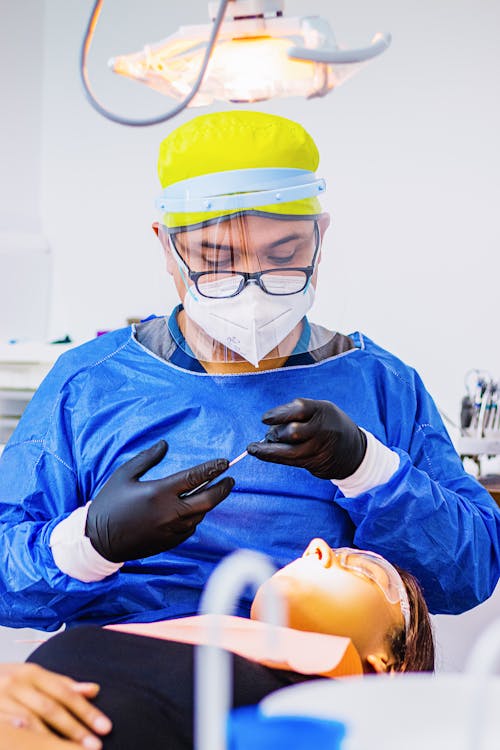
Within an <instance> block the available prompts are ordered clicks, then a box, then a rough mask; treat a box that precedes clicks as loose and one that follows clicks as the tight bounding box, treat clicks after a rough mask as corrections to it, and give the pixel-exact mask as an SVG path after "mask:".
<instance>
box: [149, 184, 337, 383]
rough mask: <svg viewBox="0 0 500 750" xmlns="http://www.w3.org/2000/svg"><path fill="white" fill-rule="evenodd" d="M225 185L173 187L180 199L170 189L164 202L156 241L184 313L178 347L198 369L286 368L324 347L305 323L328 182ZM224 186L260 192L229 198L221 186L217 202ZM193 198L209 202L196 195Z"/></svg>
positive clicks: (318, 248)
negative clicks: (321, 195)
mask: <svg viewBox="0 0 500 750" xmlns="http://www.w3.org/2000/svg"><path fill="white" fill-rule="evenodd" d="M249 173H250V174H249ZM256 173H257V174H256ZM263 173H264V174H263ZM283 173H285V174H283ZM289 173H293V174H292V176H290V174H289ZM297 173H298V175H297ZM220 175H223V177H222V178H220ZM220 175H219V176H217V175H204V176H202V177H199V178H194V179H193V180H187V181H185V182H187V183H189V185H188V188H189V189H186V186H184V187H182V186H181V187H180V188H179V183H177V186H176V185H174V186H172V188H175V189H176V191H177V193H176V194H174V195H172V194H171V193H169V190H170V189H169V188H167V190H166V191H164V197H163V199H161V200H160V202H159V207H160V208H161V209H162V210H163V211H165V210H167V211H168V209H169V208H170V209H171V212H169V213H167V214H164V216H163V220H164V223H163V224H161V225H160V228H159V236H160V239H161V241H162V244H163V247H164V248H165V251H166V253H167V255H169V259H170V265H169V268H170V270H171V272H172V274H173V276H174V280H175V283H176V287H177V291H178V293H179V295H180V297H181V301H182V304H183V310H182V311H181V313H180V314H179V316H178V325H179V329H180V333H181V334H182V335H181V337H180V339H179V341H178V342H177V343H178V344H179V345H181V346H182V347H184V348H185V350H186V352H187V353H188V354H190V355H191V356H194V357H195V358H197V359H198V360H200V361H201V362H222V363H241V367H243V369H244V366H245V363H247V364H248V363H250V365H251V366H252V368H255V369H258V368H259V367H262V366H266V367H268V366H269V363H270V360H274V361H275V363H276V366H280V365H281V364H283V363H284V361H286V360H287V359H288V358H289V357H291V356H296V355H300V354H304V353H305V352H308V351H310V350H311V348H314V347H317V346H318V342H317V341H316V340H315V339H314V337H312V336H311V328H310V325H309V323H308V321H307V318H306V316H307V313H308V311H309V309H310V308H311V306H312V304H313V301H314V295H315V288H316V273H317V266H318V261H319V254H320V244H321V235H320V229H319V225H318V216H319V214H320V210H318V209H319V204H318V203H317V199H316V198H315V195H316V193H317V192H318V188H319V187H321V186H322V184H323V181H321V180H316V179H315V178H314V179H313V177H314V176H312V177H311V173H309V172H306V171H305V170H287V169H280V170H260V169H259V170H257V169H256V170H235V172H234V173H231V172H229V173H220ZM276 175H277V176H276ZM220 179H223V182H225V184H224V185H223V186H222V187H224V188H225V189H232V190H236V189H238V188H240V189H241V188H242V187H243V186H244V187H246V188H252V187H253V188H255V187H256V185H258V184H260V185H261V186H264V187H263V188H262V189H261V190H255V189H254V190H252V189H248V190H246V191H245V192H237V193H229V192H228V193H225V192H224V193H223V192H220V190H221V186H220V184H219V192H218V193H217V184H218V181H219V180H220ZM273 179H274V180H275V184H276V185H277V187H276V188H275V189H271V188H272V181H273ZM255 180H256V181H257V182H255ZM279 185H281V188H280V187H279ZM209 188H210V189H209ZM264 188H265V189H264ZM197 189H198V190H199V191H200V192H201V193H210V195H205V196H204V197H203V196H201V195H200V196H196V195H193V192H194V193H196V190H197ZM165 194H166V195H165ZM304 196H305V198H304ZM288 198H291V199H292V200H290V201H288V200H287V199H288ZM296 198H299V199H298V200H294V199H296ZM271 200H274V201H277V202H278V201H282V202H281V203H276V204H270V203H269V201H271ZM255 206H256V207H255ZM202 208H205V210H204V211H203V210H201V209H202ZM173 209H175V210H173ZM325 335H326V336H329V335H330V334H323V336H325ZM325 343H326V342H325V341H323V340H322V341H321V345H324V344H325Z"/></svg>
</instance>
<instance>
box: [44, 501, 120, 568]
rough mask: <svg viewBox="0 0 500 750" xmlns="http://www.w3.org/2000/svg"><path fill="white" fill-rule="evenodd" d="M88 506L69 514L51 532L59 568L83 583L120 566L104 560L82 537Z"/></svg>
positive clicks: (53, 549)
mask: <svg viewBox="0 0 500 750" xmlns="http://www.w3.org/2000/svg"><path fill="white" fill-rule="evenodd" d="M89 505H90V503H87V505H85V506H84V507H82V508H77V509H76V510H74V511H73V512H72V513H70V515H69V516H67V517H66V518H65V519H64V520H63V521H61V522H60V523H58V524H57V526H56V527H55V528H54V530H53V531H52V534H51V535H50V548H51V550H52V556H53V558H54V562H55V564H56V565H57V567H58V568H59V570H60V571H62V572H63V573H66V575H68V576H71V577H72V578H76V579H77V580H78V581H83V582H84V583H91V582H92V581H102V580H103V579H104V578H107V576H110V575H112V574H113V573H116V571H117V570H119V569H120V568H121V566H122V565H123V563H114V562H110V561H109V560H106V558H104V557H103V556H102V555H100V554H99V552H97V550H96V549H94V547H93V546H92V542H91V541H90V539H89V538H88V536H85V524H86V523H87V513H88V509H89Z"/></svg>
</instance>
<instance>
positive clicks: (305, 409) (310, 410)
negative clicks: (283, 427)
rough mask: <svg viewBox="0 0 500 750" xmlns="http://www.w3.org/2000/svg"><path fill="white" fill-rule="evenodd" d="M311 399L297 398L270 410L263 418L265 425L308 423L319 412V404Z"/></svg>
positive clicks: (319, 402)
mask: <svg viewBox="0 0 500 750" xmlns="http://www.w3.org/2000/svg"><path fill="white" fill-rule="evenodd" d="M321 403H323V402H321V401H314V400H313V399H310V398H295V399H294V400H293V401H290V402H289V403H288V404H281V405H280V406H275V407H274V408H273V409H268V411H266V412H265V413H264V414H263V416H262V421H263V422H264V424H286V423H287V422H307V421H308V420H309V419H311V417H312V416H313V415H314V413H315V412H316V411H317V409H318V406H319V404H321Z"/></svg>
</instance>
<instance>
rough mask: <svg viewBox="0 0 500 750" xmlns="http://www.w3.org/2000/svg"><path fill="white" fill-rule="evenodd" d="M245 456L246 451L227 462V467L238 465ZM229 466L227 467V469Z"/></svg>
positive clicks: (246, 454)
mask: <svg viewBox="0 0 500 750" xmlns="http://www.w3.org/2000/svg"><path fill="white" fill-rule="evenodd" d="M245 456H248V451H243V453H240V455H239V456H236V458H233V460H232V461H230V462H229V466H234V465H235V464H237V463H238V461H241V459H242V458H245ZM229 466H228V467H227V468H228V469H229Z"/></svg>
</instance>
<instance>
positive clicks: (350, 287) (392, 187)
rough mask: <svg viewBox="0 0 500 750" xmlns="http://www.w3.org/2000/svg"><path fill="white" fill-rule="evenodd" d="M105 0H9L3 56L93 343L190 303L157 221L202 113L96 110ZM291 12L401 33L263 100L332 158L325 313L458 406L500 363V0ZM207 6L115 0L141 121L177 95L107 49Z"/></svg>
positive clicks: (59, 272) (109, 23) (49, 224)
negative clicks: (325, 78) (10, 62)
mask: <svg viewBox="0 0 500 750" xmlns="http://www.w3.org/2000/svg"><path fill="white" fill-rule="evenodd" d="M91 5H92V3H91V2H90V0H85V1H84V0H80V2H78V3H75V2H72V3H69V2H67V1H66V0H45V2H41V1H39V2H36V0H34V1H32V2H28V1H27V0H23V2H21V3H15V2H10V3H9V2H5V0H4V2H3V4H2V24H0V26H1V28H2V31H1V32H0V33H1V36H0V41H1V42H2V46H3V51H4V52H5V51H7V54H8V56H9V57H10V59H15V60H16V65H15V66H14V67H12V66H10V67H9V72H8V73H7V72H6V69H5V68H4V67H3V66H2V69H0V82H1V84H2V89H3V94H4V102H9V103H10V104H9V107H8V108H5V107H4V108H3V109H4V110H5V109H6V110H7V111H8V116H7V126H8V132H7V138H3V139H2V141H1V144H0V149H1V151H0V154H1V155H2V164H3V163H7V166H8V170H6V171H4V169H2V174H1V176H0V184H1V185H2V187H1V192H0V196H1V197H2V199H3V200H2V206H4V207H6V208H5V211H8V212H9V214H11V215H12V216H13V217H14V219H13V220H16V218H15V217H16V216H18V215H19V214H22V215H23V216H25V214H26V204H27V203H28V204H29V205H30V206H31V205H33V206H34V207H36V205H37V202H38V197H39V194H40V196H41V197H40V201H39V212H40V215H41V217H42V222H43V229H44V232H45V234H46V235H47V237H48V239H49V242H50V245H51V248H52V251H53V257H54V269H55V277H54V286H53V298H52V310H51V326H50V329H51V330H50V334H51V337H56V336H60V335H63V334H65V333H69V334H71V335H72V336H73V337H74V338H76V339H80V338H87V337H89V336H92V335H94V333H95V331H96V330H97V329H103V328H109V327H116V326H120V325H122V324H124V321H125V319H126V318H127V317H128V316H136V315H139V316H144V315H147V314H148V313H150V312H155V313H161V312H164V311H167V310H168V309H170V308H171V306H172V305H173V303H174V301H175V294H174V290H173V287H172V286H171V284H170V281H169V280H167V279H166V277H165V275H164V272H163V265H162V262H161V255H160V251H159V247H158V244H157V242H156V240H155V238H154V236H153V234H152V232H151V230H150V224H151V222H152V221H153V220H154V219H155V218H156V216H155V212H154V209H153V201H154V198H155V196H156V194H157V192H158V187H159V186H158V182H157V179H156V174H155V163H156V154H157V148H158V144H159V142H160V140H161V139H162V138H163V137H164V136H165V135H166V134H167V133H168V132H170V131H171V130H172V129H173V128H174V127H177V126H178V125H180V124H181V123H182V122H185V121H186V120H187V119H190V118H191V117H192V116H193V115H195V114H196V110H189V111H188V112H187V113H186V112H185V113H183V114H182V115H180V116H179V117H177V118H176V119H175V120H172V121H170V122H168V123H166V124H164V125H162V126H156V127H153V128H147V129H131V128H124V127H121V126H118V125H115V124H112V123H110V122H108V121H106V120H104V119H103V118H101V117H100V116H99V115H98V114H97V113H96V112H94V110H92V109H91V108H90V106H89V105H88V104H87V102H86V101H85V98H84V95H83V93H82V91H81V87H80V84H79V79H78V55H79V48H80V43H81V38H82V34H83V30H84V27H85V24H86V21H87V17H88V14H89V12H90V8H91ZM285 7H286V10H287V12H288V13H289V14H290V15H294V14H296V15H300V14H306V13H309V14H311V13H319V14H321V15H323V16H324V17H326V18H328V19H329V20H330V22H331V24H332V26H333V27H334V29H335V31H336V34H337V39H338V41H340V42H346V43H347V44H349V45H357V44H363V43H366V42H367V41H369V39H370V38H371V36H372V34H373V33H374V32H376V31H378V30H383V31H390V32H392V34H393V44H392V46H391V48H390V49H389V51H388V52H386V53H385V54H384V55H383V56H382V57H381V58H380V59H379V60H377V61H375V62H374V63H373V64H372V65H371V66H370V67H368V68H366V70H364V71H362V72H361V73H360V74H359V76H357V77H356V78H354V79H353V80H352V81H349V82H348V83H347V84H346V85H345V86H344V87H342V88H340V89H339V90H338V91H336V92H334V93H333V94H332V95H330V96H329V97H327V98H325V99H322V100H315V101H310V102H304V101H302V100H284V101H279V102H269V103H261V104H259V105H258V108H259V109H262V110H265V111H268V112H275V113H278V114H282V115H284V116H288V117H291V118H292V119H298V120H300V121H301V122H302V123H303V124H304V125H305V126H306V128H308V129H309V130H310V132H311V133H312V134H313V136H314V137H315V139H316V141H317V143H318V146H319V148H320V151H321V154H322V160H321V166H320V170H319V173H320V174H321V175H322V176H324V177H326V178H327V180H328V194H327V196H326V200H325V207H326V208H327V209H328V210H330V211H331V213H332V217H333V225H332V228H331V229H330V231H329V237H328V239H327V241H326V244H325V247H324V253H323V261H322V277H321V280H320V285H319V291H318V300H317V303H316V308H315V318H316V320H318V321H319V322H322V323H325V324H327V325H329V326H331V327H335V328H337V329H339V330H341V331H344V332H349V331H351V330H354V329H356V328H361V329H362V330H363V331H365V332H366V333H367V334H368V335H369V336H371V337H372V338H375V339H376V340H378V341H379V342H380V343H381V344H383V345H385V346H387V347H388V348H389V349H391V350H393V351H394V352H395V353H397V354H398V355H399V356H401V357H402V358H403V359H405V360H406V361H407V362H409V363H410V364H412V365H414V366H416V367H417V369H418V370H419V371H420V373H421V374H422V376H423V378H424V381H425V382H426V384H427V386H428V388H429V390H430V391H431V392H432V393H433V395H434V396H435V398H436V401H437V402H438V404H439V405H440V406H441V408H442V409H444V410H445V411H446V412H447V413H448V414H450V416H452V417H453V418H455V419H456V418H457V416H458V405H459V401H460V398H461V396H462V391H463V376H464V373H465V371H466V370H468V369H469V368H472V367H481V368H486V369H489V370H490V371H491V372H492V373H493V374H494V375H497V376H498V377H500V347H498V344H497V338H498V337H497V328H498V322H497V321H498V315H497V298H498V294H497V291H496V278H497V274H498V273H499V271H500V257H499V254H498V252H497V250H498V247H499V223H498V218H497V215H498V199H499V197H500V196H499V192H500V191H499V177H498V175H499V174H500V151H499V148H498V135H497V134H498V133H499V132H500V101H499V99H500V96H499V86H498V71H499V69H500V47H499V45H498V29H499V28H500V2H498V0H419V2H416V1H411V0H407V1H406V2H403V1H402V0H376V2H373V0H337V2H335V3H333V2H331V1H330V0H308V2H307V3H306V2H304V0H287V2H286V4H285ZM42 10H44V11H45V15H44V24H43V25H42V24H41V13H42ZM206 18H207V12H206V2H205V0H184V2H182V3H173V2H165V0H142V1H141V2H140V3H139V2H133V1H132V0H120V2H118V1H117V0H114V1H112V0H108V2H107V3H105V4H104V11H103V14H102V17H101V21H100V23H99V25H98V27H97V36H96V39H95V43H94V47H93V49H92V51H91V64H90V75H91V79H92V81H93V83H94V86H95V89H96V92H97V94H98V95H99V96H100V97H101V98H102V99H103V101H104V102H105V103H106V104H107V105H108V106H109V107H111V108H114V109H117V110H119V111H120V112H121V113H123V114H127V115H130V116H136V117H139V116H147V115H152V114H158V113H160V112H162V111H164V110H166V109H167V108H168V107H169V106H170V103H169V102H167V101H165V100H164V99H162V98H161V97H160V96H159V95H158V94H156V93H155V92H151V91H149V90H148V89H146V88H144V89H143V88H142V87H141V86H140V85H139V84H137V83H134V82H131V81H127V80H125V79H120V78H118V77H116V76H113V74H111V73H110V72H108V70H107V68H106V65H105V63H106V60H107V59H108V58H109V57H110V56H112V55H114V54H116V53H120V52H129V51H133V50H137V49H139V48H141V46H142V45H143V43H144V42H145V41H146V40H147V41H156V40H158V39H160V38H162V37H163V36H166V35H168V34H169V33H171V32H172V31H174V30H175V29H176V28H177V27H178V26H179V25H180V24H187V23H200V22H201V23H204V22H205V21H206ZM4 20H5V21H6V24H5V25H4ZM20 44H24V45H25V47H23V54H18V50H19V45H20ZM42 44H43V56H42V47H41V45H42ZM6 45H7V46H6ZM31 63H33V67H28V66H31ZM40 92H42V93H43V98H42V110H41V115H40V111H39V107H40ZM222 108H225V107H224V106H223V105H220V106H214V107H212V109H213V110H215V109H222ZM4 119H5V118H4ZM40 143H41V154H40V155H39V153H38V149H39V145H40ZM40 175H41V177H40ZM39 177H40V180H41V182H40V189H39V188H38V179H39ZM6 178H7V180H6ZM26 196H28V197H29V200H28V201H27V202H26V200H25V199H26ZM2 210H3V209H2ZM1 215H3V214H0V216H1ZM33 215H34V216H35V215H36V211H34V212H33ZM34 220H35V219H34ZM483 613H484V614H483ZM497 613H498V614H500V598H499V596H498V595H497V597H496V598H495V599H493V600H491V601H490V602H488V603H487V605H483V606H482V607H479V608H477V609H476V610H474V611H473V612H472V613H469V614H468V615H464V616H463V617H462V618H452V619H451V624H450V622H449V621H448V618H444V619H442V620H441V618H438V637H439V639H440V640H441V634H442V635H443V641H444V643H443V644H442V651H443V654H444V656H443V660H444V663H445V665H446V663H449V664H452V665H460V664H461V663H462V661H461V659H462V656H461V655H463V653H464V651H465V650H466V649H467V647H468V646H467V644H468V643H469V642H470V641H471V640H472V639H473V637H474V636H475V633H476V631H477V629H478V627H479V626H481V627H482V625H483V620H484V619H491V617H493V616H494V615H495V614H497ZM462 622H463V623H464V625H463V626H462V624H461V623H462ZM471 623H472V625H471ZM476 624H477V627H476ZM461 628H462V629H461Z"/></svg>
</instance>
